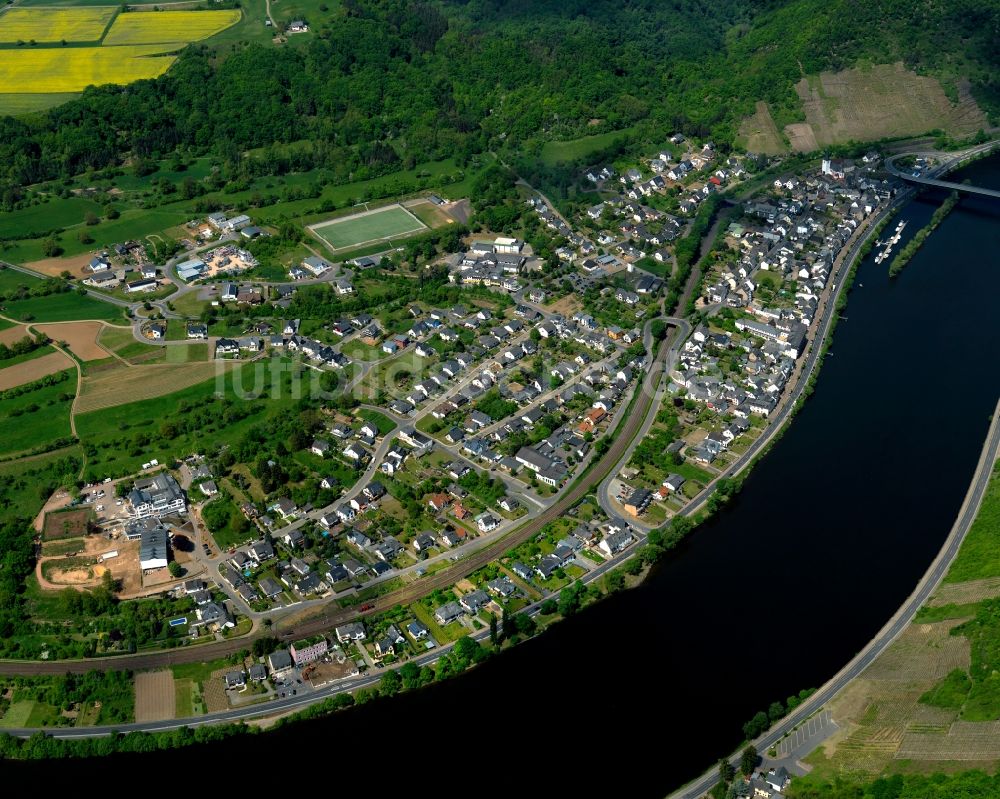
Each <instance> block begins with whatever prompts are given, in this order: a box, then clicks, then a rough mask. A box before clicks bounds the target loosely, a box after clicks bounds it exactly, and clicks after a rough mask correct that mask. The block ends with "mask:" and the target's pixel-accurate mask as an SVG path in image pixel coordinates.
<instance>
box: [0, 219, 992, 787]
mask: <svg viewBox="0 0 1000 799" xmlns="http://www.w3.org/2000/svg"><path fill="white" fill-rule="evenodd" d="M913 210H914V209H911V208H908V209H907V210H906V213H911V212H912V211H913ZM916 210H918V211H921V212H922V210H923V209H922V208H918V209H916ZM928 215H929V211H928ZM961 217H962V215H959V214H956V215H955V217H953V219H952V220H949V225H950V224H952V222H953V220H954V219H958V218H961ZM922 223H923V220H920V221H919V222H918V223H917V224H922ZM915 226H916V225H915ZM947 228H948V226H944V227H943V228H942V232H943V231H945V230H946V229H947ZM942 234H943V233H942ZM965 238H967V239H969V240H972V237H969V236H968V235H966V237H965ZM936 239H937V237H934V239H932V240H931V242H929V244H928V252H929V254H932V253H933V250H934V249H936V242H935V240H936ZM920 261H921V262H922V261H923V254H922V255H921V259H920ZM859 270H860V271H859V276H860V280H861V281H862V282H863V283H864V287H863V288H860V287H859V288H857V289H856V290H855V292H854V293H852V295H851V314H850V321H846V320H840V321H839V322H838V326H837V337H836V340H835V344H834V348H833V350H831V353H830V354H829V355H828V358H827V360H825V361H824V365H823V370H822V373H821V379H820V380H819V382H818V383H817V388H816V391H815V394H814V395H813V397H812V398H811V400H810V402H808V403H805V404H804V406H803V408H802V411H801V413H800V415H799V416H798V417H797V420H796V424H794V425H791V426H789V427H788V428H787V430H786V432H785V433H784V435H783V436H782V440H781V446H777V447H774V448H773V450H772V451H771V453H770V455H769V457H768V458H767V459H765V460H763V461H761V462H760V463H758V464H757V465H756V466H755V468H754V469H753V470H752V471H751V472H750V473H749V474H748V476H747V482H746V487H745V490H744V491H743V492H742V493H741V494H740V495H739V496H737V497H736V498H735V499H734V500H733V502H732V503H730V505H729V506H728V507H725V508H722V509H720V511H719V513H718V514H717V515H716V516H715V517H714V518H713V519H710V520H709V521H708V522H706V524H705V525H704V526H703V527H701V528H699V530H698V535H696V536H690V535H689V536H687V537H686V538H685V539H684V540H683V541H681V542H679V543H678V544H677V545H676V546H675V547H674V549H673V551H672V552H671V554H670V555H669V556H667V557H665V558H663V559H661V560H660V561H659V562H658V563H657V564H656V565H655V566H654V567H653V568H652V570H651V571H650V574H649V577H648V579H647V580H645V581H644V582H643V583H642V584H641V585H638V586H637V587H636V588H635V590H631V591H614V592H610V593H608V595H607V596H606V598H605V599H603V600H602V601H600V602H594V603H592V604H587V606H586V607H585V608H583V609H582V610H580V611H578V612H576V613H574V614H572V615H570V616H569V617H568V618H566V620H565V621H562V622H560V623H558V624H554V625H551V626H549V628H548V629H547V631H546V633H545V635H541V636H538V637H536V638H533V639H530V640H526V641H523V642H522V643H520V644H519V645H517V646H514V647H510V648H508V647H506V646H505V647H504V649H503V650H502V651H501V653H500V654H499V655H498V656H495V657H492V658H490V659H489V660H487V661H485V662H483V663H482V664H480V665H479V666H477V667H476V668H475V669H471V670H469V671H468V672H466V673H464V674H462V675H460V676H458V677H455V678H452V679H449V680H447V681H443V682H439V683H432V684H430V685H427V686H426V687H424V688H422V689H421V690H418V691H404V692H403V693H401V694H399V695H398V696H395V697H393V699H392V700H391V701H389V700H386V701H381V700H379V701H371V702H368V703H366V704H365V706H364V707H361V708H347V709H345V710H343V711H342V712H338V713H335V714H332V715H329V716H326V717H323V718H319V719H315V720H312V721H303V722H301V723H296V724H294V725H290V726H285V727H284V728H281V729H278V730H276V731H275V732H273V733H269V735H273V736H274V737H269V738H268V739H266V741H267V744H268V747H269V751H270V752H272V753H273V755H274V756H275V757H287V756H290V755H292V753H294V756H295V757H297V758H309V757H316V758H320V759H322V758H324V757H326V758H328V757H329V747H330V742H331V741H345V742H357V741H361V742H363V741H374V740H381V738H383V737H384V736H385V735H386V731H387V730H394V729H397V728H398V725H399V723H400V721H401V720H402V719H406V720H408V722H409V723H412V724H413V725H414V726H415V727H417V728H418V729H419V731H420V732H419V734H420V737H421V738H422V739H424V740H434V741H439V742H447V741H449V740H452V739H453V738H454V736H456V735H468V734H473V733H476V734H486V733H484V731H485V730H486V729H487V728H489V729H491V730H492V729H493V725H494V723H495V721H496V720H498V719H504V720H507V719H511V718H513V719H515V720H517V719H521V720H524V721H525V723H530V721H531V720H532V719H533V713H535V712H536V711H537V712H539V713H543V714H544V718H545V719H546V720H547V722H548V723H549V724H550V725H552V726H553V728H558V729H564V728H573V729H580V730H586V731H587V733H588V734H589V733H590V732H591V731H593V734H594V735H595V736H599V735H602V734H617V733H618V732H620V731H625V730H638V729H648V728H649V726H650V725H651V724H652V725H655V728H656V729H657V733H656V734H655V735H631V736H630V737H629V744H628V745H629V747H630V757H631V759H632V760H633V761H634V762H636V763H640V764H651V763H658V762H663V761H664V759H665V758H666V759H667V761H668V762H669V763H670V764H671V768H669V769H662V768H657V767H655V766H649V767H647V766H645V765H644V766H643V767H641V768H636V769H634V770H633V771H632V772H631V773H630V776H629V793H630V795H631V796H635V797H644V796H662V795H663V794H664V793H665V792H666V791H667V790H669V788H670V787H671V785H672V784H676V783H677V782H680V781H681V780H683V779H685V778H686V777H688V776H692V775H693V774H694V773H695V772H697V771H698V770H700V769H701V768H704V767H706V766H708V765H709V764H710V763H711V762H713V761H714V760H715V758H716V756H717V754H718V753H719V752H722V751H727V750H728V749H731V747H733V746H735V745H736V744H737V743H738V738H739V728H740V725H741V724H742V723H743V722H744V721H745V720H746V719H747V718H750V717H751V716H752V715H753V713H754V712H756V711H757V710H758V709H759V708H760V707H762V706H767V704H768V703H769V702H770V701H772V700H773V699H778V698H781V697H785V696H788V695H789V694H790V693H792V692H794V691H797V690H798V689H800V688H801V687H802V686H805V685H819V684H821V683H823V682H824V681H825V680H826V679H827V678H828V676H829V674H831V673H833V672H834V671H836V670H837V669H838V668H839V667H840V666H841V664H842V663H844V662H845V661H846V660H847V659H849V658H850V656H851V655H853V653H854V652H856V651H857V648H860V647H861V646H863V644H864V642H865V641H867V640H870V638H871V636H872V634H873V633H874V632H875V631H876V630H877V628H878V627H879V626H880V625H882V623H883V622H884V620H885V618H887V617H888V616H889V615H891V613H892V612H893V611H894V610H895V609H897V608H898V607H899V606H900V604H901V601H902V600H903V598H904V597H905V595H906V594H907V593H908V592H909V591H910V590H911V589H912V586H913V584H914V583H915V582H916V580H917V579H918V576H919V574H920V573H922V572H923V571H924V570H925V568H926V564H927V563H928V562H929V561H930V560H931V559H932V557H933V552H936V551H937V550H938V549H939V548H940V540H939V538H938V533H937V532H936V531H937V530H938V529H940V530H944V529H946V527H947V525H948V524H951V522H952V521H953V520H954V510H955V507H957V505H958V503H959V502H960V499H961V498H960V494H959V493H958V492H964V491H965V490H966V489H967V487H968V474H967V473H966V472H965V470H964V465H965V464H966V463H967V462H970V461H971V460H972V459H974V457H975V456H974V455H973V454H971V452H970V449H971V447H970V446H968V445H969V444H970V443H972V444H973V445H974V448H975V449H976V450H977V451H978V449H979V448H980V445H981V443H982V434H983V429H982V427H981V426H980V421H981V419H982V418H983V417H984V415H985V413H987V412H988V410H986V411H984V410H983V406H984V403H983V402H981V399H982V397H980V391H979V390H978V389H981V388H983V387H984V386H985V387H987V388H989V389H990V390H992V383H990V384H989V386H986V383H985V382H984V381H985V378H984V379H981V380H980V381H979V382H980V384H981V385H978V389H977V385H975V384H974V385H972V386H971V387H970V388H971V389H972V390H967V391H966V392H965V395H964V396H963V412H962V413H961V414H955V413H954V411H953V410H952V409H950V408H948V407H946V406H938V405H932V406H927V407H925V406H923V405H917V404H913V407H912V408H910V407H907V406H906V405H905V404H904V405H903V406H901V405H900V403H896V402H893V401H892V398H893V397H896V396H897V394H898V390H899V386H900V385H905V383H906V380H907V377H908V376H910V377H912V374H913V373H914V370H915V368H916V367H915V365H916V364H920V363H924V362H925V361H926V359H928V358H930V359H932V360H934V359H938V358H942V357H945V355H946V354H948V357H950V358H952V359H955V358H957V362H956V368H957V369H959V370H960V371H961V372H962V373H967V374H976V375H978V372H977V371H976V370H975V369H973V368H972V367H973V365H974V364H975V363H976V359H975V358H973V357H971V356H970V357H968V358H966V357H965V356H966V353H965V351H964V349H963V348H961V347H956V345H957V344H958V343H959V341H961V340H964V338H965V336H966V335H967V332H966V331H965V330H963V331H961V338H959V337H958V335H957V331H955V330H954V327H953V325H952V324H949V325H943V324H938V325H934V324H931V323H933V322H935V321H936V319H938V318H939V317H936V316H933V314H939V315H940V318H948V319H951V320H954V319H955V318H957V317H956V315H955V308H954V307H953V305H952V304H951V302H952V300H954V302H955V303H956V304H960V305H962V306H963V307H965V308H966V312H967V313H973V314H975V313H976V306H975V304H974V302H973V305H972V306H971V307H970V306H969V303H970V300H969V297H968V294H969V289H968V287H967V286H966V285H965V284H961V285H960V286H957V285H956V281H954V276H953V275H951V276H947V277H946V278H942V280H940V281H931V282H928V283H926V284H922V283H921V280H922V278H923V277H924V276H926V275H933V271H934V270H923V269H921V267H920V264H918V263H917V262H916V261H915V262H914V264H913V268H912V269H911V270H907V272H906V274H905V275H903V276H902V277H901V279H900V280H899V281H895V282H894V283H893V285H892V286H891V289H890V287H889V286H888V284H886V286H882V287H879V286H876V285H875V284H874V283H870V282H869V281H870V279H871V278H870V277H869V274H873V272H874V267H873V266H872V264H871V260H870V259H866V260H865V261H864V263H862V264H861V265H860V267H859ZM866 270H872V272H867V271H866ZM880 274H882V275H884V271H882V272H881V273H880ZM978 274H979V273H976V275H978ZM986 277H987V276H986V275H985V272H984V273H983V275H982V279H983V281H984V282H985V281H986ZM890 290H891V292H892V294H891V296H892V298H893V302H890V301H889V294H888V292H889V291H890ZM914 291H916V292H917V293H913V292H914ZM972 292H973V300H975V298H976V297H982V298H985V297H986V296H987V293H986V292H985V291H982V290H981V288H980V286H979V284H978V283H975V282H974V283H973V284H972ZM904 311H905V312H904ZM915 316H916V318H917V319H919V320H920V322H921V324H922V325H923V326H924V327H922V328H921V329H922V330H924V328H927V330H929V333H928V334H927V335H923V334H922V335H920V336H918V337H917V336H913V327H912V325H913V324H914V318H915ZM983 318H984V319H985V318H988V314H984V315H983ZM925 332H926V331H925ZM982 332H983V331H980V330H979V329H978V327H977V328H976V329H975V330H974V331H973V332H972V334H973V335H974V336H977V337H978V336H980V335H981V333H982ZM952 333H955V335H952ZM985 334H986V338H985V344H984V346H987V347H991V346H993V342H994V340H995V333H994V332H993V331H991V330H990V328H988V327H987V328H986V329H985ZM887 353H891V356H892V357H887V355H886V354H887ZM977 379H978V378H977ZM988 379H989V380H993V379H994V378H993V376H992V375H989V376H988ZM859 386H863V391H859V388H858V387H859ZM994 402H995V395H994V396H993V397H992V398H991V400H990V407H992V405H993V403H994ZM915 425H920V426H922V427H921V429H928V430H934V431H940V430H946V431H947V435H941V434H935V435H928V436H920V437H915V436H913V435H912V431H913V429H914V426H915ZM873 447H876V448H877V450H878V457H877V458H862V457H859V453H864V452H870V451H871V450H872V448H873ZM924 461H927V462H931V463H945V462H947V463H951V464H954V465H955V468H952V469H948V470H944V473H943V474H941V475H940V478H939V483H938V484H937V485H936V487H935V490H934V491H933V492H928V491H927V490H926V487H925V486H924V485H922V484H919V485H918V483H917V481H914V480H912V479H911V477H912V474H913V466H914V464H916V463H920V462H924ZM887 497H888V498H891V499H890V500H888V501H887V499H886V498H887ZM820 509H821V511H822V512H817V511H818V510H820ZM945 516H947V518H948V521H947V523H942V521H941V520H942V519H943V518H944V517H945ZM939 525H940V526H939ZM633 560H635V558H633ZM890 562H891V563H892V564H893V568H892V569H890V570H886V569H885V568H884V566H885V564H886V563H890ZM818 564H820V565H818ZM640 568H641V565H640ZM631 582H632V580H631V579H629V580H628V582H627V583H626V584H630V583H631ZM845 620H850V623H845ZM834 633H835V634H834ZM487 634H488V633H487ZM737 634H738V635H740V637H741V639H746V640H748V641H751V642H758V643H751V647H750V649H749V650H746V648H745V647H742V646H741V647H738V649H739V650H740V651H735V650H734V644H733V641H734V636H735V635H737ZM483 637H484V638H485V637H486V636H485V635H484V636H483ZM765 641H779V642H780V650H781V651H780V652H779V653H777V654H775V653H773V652H771V651H770V650H766V647H765V645H764V643H763V642H765ZM754 647H764V648H761V649H759V651H757V650H755V649H754ZM765 650H766V651H765ZM798 652H809V653H810V656H809V657H798V656H791V655H794V653H798ZM734 668H738V669H739V670H740V673H741V674H742V675H743V676H742V678H741V683H740V686H738V689H737V690H722V689H723V688H724V687H727V686H729V685H731V682H730V681H731V679H732V674H733V670H734ZM373 676H374V675H373ZM377 682H378V680H377V678H375V681H374V683H373V685H374V684H377ZM539 718H542V716H539ZM515 723H516V721H515ZM81 732H83V733H85V732H87V731H86V730H81ZM380 736H381V737H380ZM254 743H256V741H255V742H254ZM583 745H584V742H583V741H582V740H581V739H580V737H579V736H578V735H572V734H567V735H565V736H562V738H561V739H560V740H558V741H552V740H551V738H550V739H549V740H548V741H547V742H546V744H545V746H543V747H542V749H541V750H539V751H537V752H529V753H528V755H527V760H528V762H527V763H526V764H525V766H524V769H525V770H524V771H523V772H522V773H524V774H531V775H535V774H542V773H543V772H548V773H552V774H553V778H555V775H554V773H553V772H552V771H551V770H552V769H554V768H555V766H554V765H553V763H555V762H558V763H576V762H577V759H578V758H579V753H580V751H581V746H583ZM376 748H378V747H376ZM358 749H359V747H354V746H352V765H354V766H356V767H357V769H358V771H359V773H371V772H368V771H366V769H378V768H384V762H383V760H382V758H381V757H380V756H376V754H375V753H372V754H366V753H365V752H364V751H361V752H359V753H358V754H357V756H356V757H357V759H356V760H355V759H354V758H355V754H354V752H355V751H356V750H358ZM360 749H364V747H360ZM245 750H246V747H245V742H243V741H241V740H239V739H234V740H233V741H232V742H229V743H227V742H221V743H219V744H209V745H207V747H206V749H205V750H204V751H202V752H199V757H207V758H211V759H216V758H221V759H226V758H239V757H241V756H244V755H245ZM171 758H176V755H171V754H170V753H167V752H164V753H153V754H151V755H148V756H147V755H143V756H142V759H141V761H139V760H135V761H128V760H125V759H122V760H114V759H113V760H111V761H109V762H106V761H101V762H99V763H90V762H84V763H76V764H74V770H75V771H76V770H77V769H82V770H83V773H85V774H86V773H88V772H94V773H96V772H97V771H98V770H100V771H101V772H106V771H107V770H108V769H113V768H115V767H116V765H118V764H124V763H126V762H135V763H136V764H137V765H139V764H141V766H142V767H144V768H150V769H157V768H160V767H161V766H162V767H167V766H168V765H169V764H170V763H171V762H174V761H173V760H171ZM321 762H322V760H321ZM380 763H381V765H380ZM22 765H24V764H20V763H19V764H7V766H5V767H10V768H11V769H15V767H16V768H18V769H21V767H22ZM477 766H478V764H477ZM34 768H35V769H38V770H40V769H41V768H43V766H42V765H37V766H35V767H34ZM449 768H450V774H451V776H452V777H453V778H455V779H459V778H466V777H467V778H469V779H474V778H475V773H476V771H478V767H477V768H473V767H472V765H471V764H470V765H469V766H467V767H466V766H463V765H462V764H461V763H458V764H456V763H451V765H450V766H449ZM583 768H584V771H585V773H586V779H587V780H588V784H590V785H596V784H598V782H599V781H600V779H601V774H604V773H605V772H606V770H605V769H600V773H599V774H597V775H596V776H595V775H593V774H592V773H591V771H590V770H589V769H588V768H587V767H586V766H584V767H583ZM12 773H16V772H13V771H12ZM22 773H24V774H29V773H33V772H32V766H31V765H25V766H24V768H23V769H22ZM558 773H559V774H561V775H562V774H564V770H561V771H559V772H558ZM513 778H516V773H515V774H514V777H513ZM619 787H620V786H619Z"/></svg>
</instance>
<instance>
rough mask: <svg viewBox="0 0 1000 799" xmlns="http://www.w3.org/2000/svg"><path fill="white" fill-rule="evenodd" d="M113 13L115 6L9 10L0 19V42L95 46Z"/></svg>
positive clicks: (115, 9)
mask: <svg viewBox="0 0 1000 799" xmlns="http://www.w3.org/2000/svg"><path fill="white" fill-rule="evenodd" d="M116 11H117V8H116V7H115V6H93V7H90V8H34V9H27V8H11V9H8V10H7V12H6V13H5V14H3V15H2V16H0V42H4V43H9V42H18V41H23V42H30V41H32V40H34V41H36V42H61V41H64V40H65V41H67V42H96V41H98V40H100V38H101V37H102V36H103V35H104V30H105V28H107V27H108V23H109V22H111V20H112V19H113V18H114V16H115V12H116Z"/></svg>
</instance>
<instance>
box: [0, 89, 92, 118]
mask: <svg viewBox="0 0 1000 799" xmlns="http://www.w3.org/2000/svg"><path fill="white" fill-rule="evenodd" d="M79 96H80V95H79V93H77V92H44V93H35V92H33V93H30V94H28V93H25V94H20V93H17V94H11V93H10V92H0V114H7V115H9V116H15V117H16V116H21V115H23V114H35V113H38V112H40V111H47V110H48V109H50V108H55V107H56V106H57V105H62V104H63V103H68V102H69V101H70V100H74V99H76V98H77V97H79Z"/></svg>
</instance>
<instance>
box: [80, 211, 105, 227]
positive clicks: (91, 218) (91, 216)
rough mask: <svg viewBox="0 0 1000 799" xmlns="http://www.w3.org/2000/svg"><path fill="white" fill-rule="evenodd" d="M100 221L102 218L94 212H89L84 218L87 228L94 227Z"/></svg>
mask: <svg viewBox="0 0 1000 799" xmlns="http://www.w3.org/2000/svg"><path fill="white" fill-rule="evenodd" d="M100 221H101V218H100V217H99V216H98V215H97V214H95V213H94V212H93V211H87V213H86V214H85V215H84V217H83V224H85V225H86V226H87V227H93V226H94V225H96V224H97V223H98V222H100Z"/></svg>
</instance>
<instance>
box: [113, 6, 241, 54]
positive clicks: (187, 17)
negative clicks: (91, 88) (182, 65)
mask: <svg viewBox="0 0 1000 799" xmlns="http://www.w3.org/2000/svg"><path fill="white" fill-rule="evenodd" d="M239 21H240V12H239V10H237V9H231V10H226V11H169V12H155V11H142V12H133V13H129V14H120V15H119V16H118V19H116V20H115V24H114V25H112V26H111V30H109V31H108V35H107V36H105V37H104V45H105V47H107V46H109V45H122V44H125V45H136V44H159V43H163V42H169V43H185V44H186V43H188V42H197V41H200V40H201V39H207V38H208V37H209V36H212V35H214V34H216V33H218V32H219V31H223V30H225V29H226V28H228V27H229V26H230V25H235V24H236V23H237V22H239Z"/></svg>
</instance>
